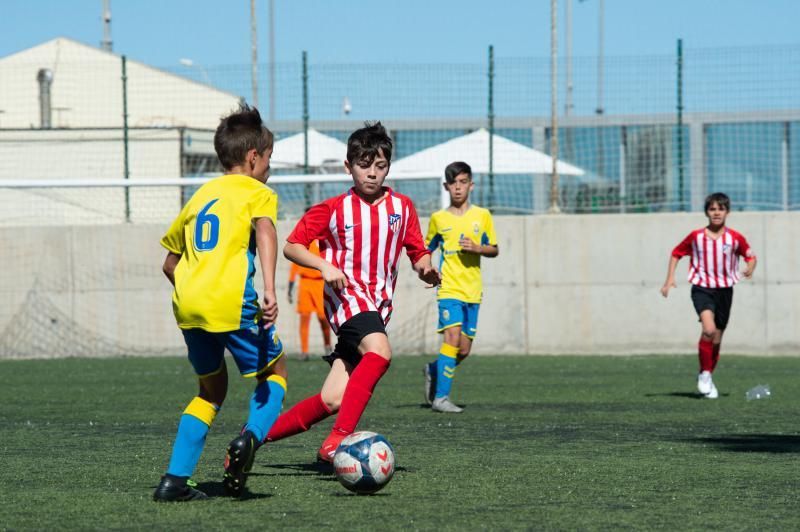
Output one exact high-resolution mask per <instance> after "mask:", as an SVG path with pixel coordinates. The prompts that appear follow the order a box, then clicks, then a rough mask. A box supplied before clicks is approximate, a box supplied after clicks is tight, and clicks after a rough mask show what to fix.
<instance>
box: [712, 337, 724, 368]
mask: <svg viewBox="0 0 800 532" xmlns="http://www.w3.org/2000/svg"><path fill="white" fill-rule="evenodd" d="M720 345H722V344H714V347H712V348H711V371H714V370H715V369H717V362H719V347H720Z"/></svg>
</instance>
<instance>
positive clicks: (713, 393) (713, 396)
mask: <svg viewBox="0 0 800 532" xmlns="http://www.w3.org/2000/svg"><path fill="white" fill-rule="evenodd" d="M717 397H719V392H718V391H717V387H716V386H714V383H713V382H712V383H711V391H710V392H708V393H707V394H706V395H705V398H706V399H716V398H717Z"/></svg>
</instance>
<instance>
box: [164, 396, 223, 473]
mask: <svg viewBox="0 0 800 532" xmlns="http://www.w3.org/2000/svg"><path fill="white" fill-rule="evenodd" d="M216 415H217V407H216V406H215V405H213V404H212V403H209V402H208V401H205V400H203V399H201V398H199V397H195V398H194V399H193V400H192V402H191V403H189V406H187V407H186V410H184V412H183V415H182V416H181V421H180V423H178V434H177V436H175V443H174V444H173V446H172V458H170V461H169V467H168V468H167V474H170V475H174V476H176V477H191V476H192V473H194V468H195V467H196V466H197V462H198V461H199V460H200V454H201V453H202V452H203V447H204V446H205V443H206V435H207V434H208V429H209V427H210V426H211V423H212V422H213V421H214V417H215V416H216Z"/></svg>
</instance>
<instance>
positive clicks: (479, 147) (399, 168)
mask: <svg viewBox="0 0 800 532" xmlns="http://www.w3.org/2000/svg"><path fill="white" fill-rule="evenodd" d="M492 140H493V146H492V151H493V155H494V156H493V162H494V164H493V167H492V172H493V173H495V174H550V173H552V171H553V158H552V157H550V156H549V155H547V154H546V153H543V152H541V151H539V150H535V149H533V148H529V147H528V146H525V145H523V144H519V143H518V142H514V141H512V140H509V139H507V138H505V137H501V136H500V135H497V134H495V135H493V136H492ZM453 161H464V162H465V163H467V164H469V165H470V166H471V167H472V172H473V173H474V174H488V173H489V132H488V131H487V130H486V129H479V130H477V131H473V132H472V133H469V134H467V135H464V136H462V137H457V138H454V139H451V140H448V141H447V142H443V143H441V144H437V145H436V146H432V147H430V148H427V149H424V150H421V151H418V152H416V153H413V154H411V155H409V156H408V157H404V158H402V159H399V160H397V161H395V162H394V163H392V174H393V175H395V176H398V175H399V174H406V173H408V174H417V175H418V174H421V173H427V172H430V175H431V176H441V175H444V169H445V167H446V166H447V165H448V164H450V163H452V162H453ZM556 168H557V169H558V173H559V174H560V175H572V176H579V175H583V174H584V171H583V170H582V169H580V168H578V167H577V166H573V165H571V164H568V163H565V162H563V161H558V164H557V166H556Z"/></svg>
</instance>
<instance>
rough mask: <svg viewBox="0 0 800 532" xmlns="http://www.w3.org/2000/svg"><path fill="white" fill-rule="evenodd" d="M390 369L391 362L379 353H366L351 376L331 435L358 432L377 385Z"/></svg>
mask: <svg viewBox="0 0 800 532" xmlns="http://www.w3.org/2000/svg"><path fill="white" fill-rule="evenodd" d="M387 369H389V361H388V360H386V359H385V358H383V357H382V356H380V355H379V354H377V353H365V354H364V356H363V357H362V358H361V362H359V363H358V366H356V369H354V370H353V373H352V374H350V380H349V381H348V382H347V388H345V389H344V397H342V406H341V407H339V415H338V416H336V422H335V423H334V424H333V430H332V431H331V434H333V433H338V434H344V435H347V434H351V433H352V432H353V431H355V430H356V425H358V420H359V419H361V414H363V413H364V409H365V408H367V403H368V402H369V400H370V398H371V397H372V392H373V390H375V385H376V384H378V381H379V380H381V377H383V374H384V373H386V370H387Z"/></svg>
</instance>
